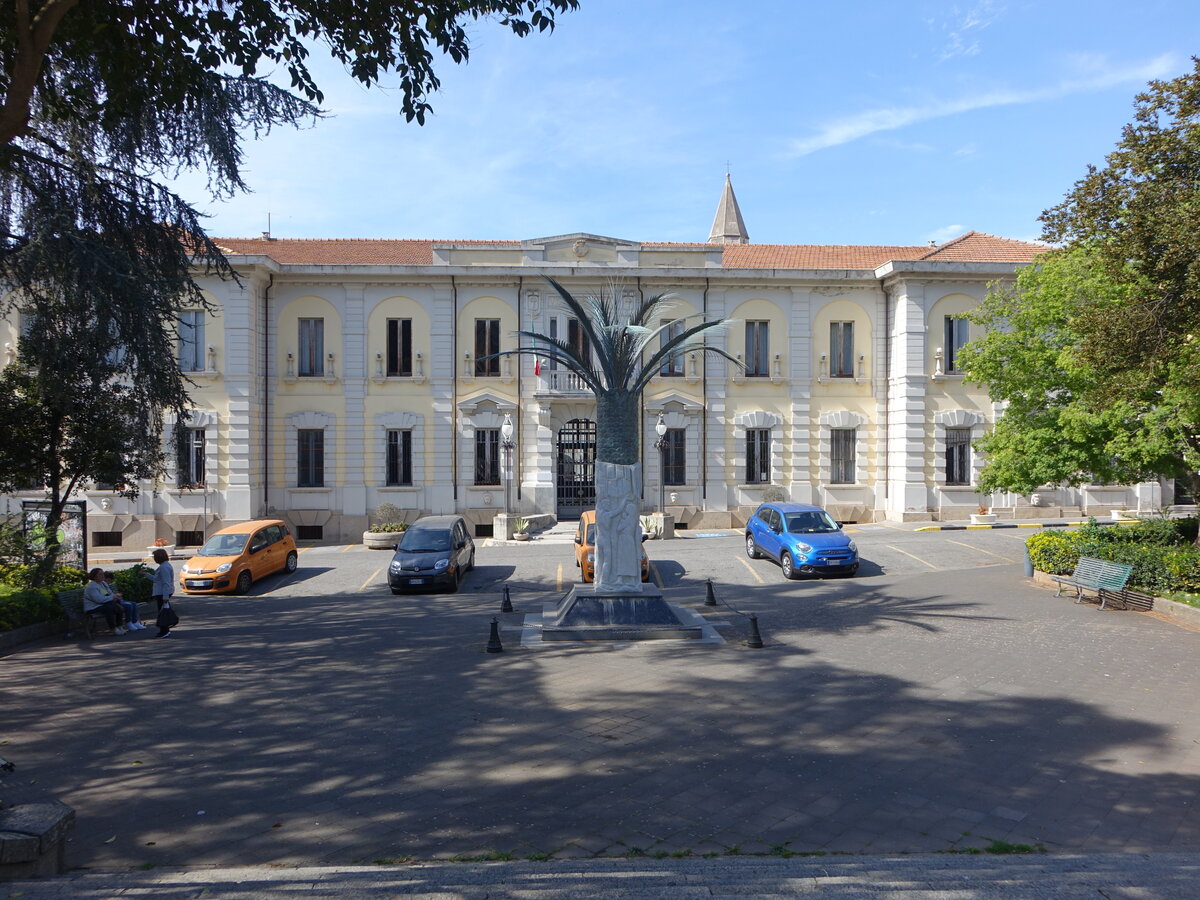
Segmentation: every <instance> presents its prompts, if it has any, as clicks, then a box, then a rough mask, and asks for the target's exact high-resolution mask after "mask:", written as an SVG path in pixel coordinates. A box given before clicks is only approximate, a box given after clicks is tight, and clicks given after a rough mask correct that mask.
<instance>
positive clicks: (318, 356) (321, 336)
mask: <svg viewBox="0 0 1200 900" xmlns="http://www.w3.org/2000/svg"><path fill="white" fill-rule="evenodd" d="M297 372H298V373H299V374H300V375H301V376H302V377H312V376H316V375H324V374H325V320H324V319H301V320H300V360H299V363H298V368H297Z"/></svg>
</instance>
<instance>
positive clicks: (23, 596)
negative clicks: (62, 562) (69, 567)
mask: <svg viewBox="0 0 1200 900" xmlns="http://www.w3.org/2000/svg"><path fill="white" fill-rule="evenodd" d="M74 587H78V585H74ZM63 617H64V616H63V611H62V606H60V605H59V603H58V601H57V600H56V599H55V597H54V591H52V590H48V589H46V588H18V589H17V590H14V591H11V592H9V593H4V594H0V631H12V630H13V629H14V628H23V627H25V626H26V625H36V624H38V623H39V622H55V621H57V620H59V619H62V618H63Z"/></svg>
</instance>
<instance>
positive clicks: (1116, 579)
mask: <svg viewBox="0 0 1200 900" xmlns="http://www.w3.org/2000/svg"><path fill="white" fill-rule="evenodd" d="M1132 571H1133V566H1127V565H1124V564H1123V563H1115V562H1108V561H1106V560H1103V559H1093V558H1092V557H1090V556H1081V557H1079V562H1078V563H1077V564H1076V565H1075V571H1074V572H1072V573H1071V574H1070V575H1051V576H1050V577H1051V579H1052V580H1054V581H1057V582H1058V591H1057V592H1056V593H1055V595H1054V596H1055V597H1058V596H1060V595H1061V594H1062V589H1063V585H1065V584H1069V585H1070V586H1071V587H1073V588H1075V602H1076V603H1080V602H1081V601H1082V600H1083V592H1084V591H1095V592H1096V593H1097V594H1100V593H1101V592H1103V591H1109V592H1114V593H1115V592H1117V591H1120V590H1121V589H1122V588H1124V587H1125V582H1126V581H1128V580H1129V573H1131V572H1132Z"/></svg>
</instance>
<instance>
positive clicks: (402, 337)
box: [387, 319, 413, 377]
mask: <svg viewBox="0 0 1200 900" xmlns="http://www.w3.org/2000/svg"><path fill="white" fill-rule="evenodd" d="M412 357H413V353H412V319H388V320H387V374H388V377H401V376H404V377H406V376H409V375H412V373H413V369H412Z"/></svg>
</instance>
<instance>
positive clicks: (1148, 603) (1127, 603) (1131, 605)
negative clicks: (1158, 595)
mask: <svg viewBox="0 0 1200 900" xmlns="http://www.w3.org/2000/svg"><path fill="white" fill-rule="evenodd" d="M1106 605H1109V606H1112V607H1113V608H1114V609H1136V610H1139V611H1141V612H1149V611H1150V610H1152V609H1154V598H1153V597H1151V596H1150V595H1149V594H1143V593H1141V592H1140V591H1135V590H1133V589H1132V588H1127V587H1125V588H1121V590H1119V591H1110V590H1108V589H1107V588H1102V589H1101V590H1100V608H1101V609H1104V608H1105V606H1106Z"/></svg>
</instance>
